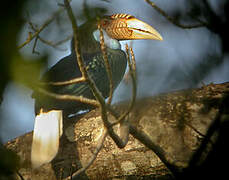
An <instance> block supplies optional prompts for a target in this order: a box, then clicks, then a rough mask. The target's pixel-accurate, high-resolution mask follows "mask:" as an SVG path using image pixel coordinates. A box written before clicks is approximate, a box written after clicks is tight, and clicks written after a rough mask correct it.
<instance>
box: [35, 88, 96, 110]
mask: <svg viewBox="0 0 229 180" xmlns="http://www.w3.org/2000/svg"><path fill="white" fill-rule="evenodd" d="M36 91H38V92H39V93H42V94H45V95H47V96H50V97H52V98H55V99H59V100H72V101H79V102H81V103H85V104H89V105H92V106H95V107H99V103H98V101H96V100H93V99H88V98H85V97H83V96H74V95H68V94H62V95H60V94H56V93H52V92H49V91H46V90H44V89H42V88H36Z"/></svg>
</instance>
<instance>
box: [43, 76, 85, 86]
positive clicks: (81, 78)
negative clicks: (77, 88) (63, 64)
mask: <svg viewBox="0 0 229 180" xmlns="http://www.w3.org/2000/svg"><path fill="white" fill-rule="evenodd" d="M81 82H85V78H84V77H79V78H74V79H71V80H68V81H61V82H39V85H42V86H45V85H53V86H62V85H70V84H77V83H81Z"/></svg>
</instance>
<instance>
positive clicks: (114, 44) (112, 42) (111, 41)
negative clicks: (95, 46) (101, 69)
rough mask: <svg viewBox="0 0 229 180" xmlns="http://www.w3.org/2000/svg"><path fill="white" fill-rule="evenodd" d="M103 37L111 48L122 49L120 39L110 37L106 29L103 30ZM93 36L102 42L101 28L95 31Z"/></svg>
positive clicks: (106, 44)
mask: <svg viewBox="0 0 229 180" xmlns="http://www.w3.org/2000/svg"><path fill="white" fill-rule="evenodd" d="M103 37H104V43H105V46H106V47H108V48H110V49H121V44H120V43H119V41H118V40H116V39H112V38H111V37H109V36H108V35H107V33H106V32H105V31H104V30H103ZM93 38H94V39H95V41H97V42H98V43H100V31H99V29H97V30H95V31H94V32H93Z"/></svg>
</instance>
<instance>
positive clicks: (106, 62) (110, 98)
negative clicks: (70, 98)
mask: <svg viewBox="0 0 229 180" xmlns="http://www.w3.org/2000/svg"><path fill="white" fill-rule="evenodd" d="M98 28H99V31H100V45H101V51H102V54H103V60H104V62H105V66H106V70H107V74H108V79H109V87H110V92H109V98H108V101H107V103H108V104H111V102H112V97H113V91H114V85H113V81H112V73H111V67H110V63H109V61H108V57H107V51H106V46H105V43H104V36H103V31H102V28H101V26H100V24H98Z"/></svg>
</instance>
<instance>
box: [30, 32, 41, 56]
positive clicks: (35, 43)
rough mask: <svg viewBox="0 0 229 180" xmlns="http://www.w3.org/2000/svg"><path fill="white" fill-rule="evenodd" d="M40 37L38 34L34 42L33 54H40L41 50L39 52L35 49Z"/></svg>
mask: <svg viewBox="0 0 229 180" xmlns="http://www.w3.org/2000/svg"><path fill="white" fill-rule="evenodd" d="M38 37H39V36H36V37H35V41H34V44H33V50H32V53H33V54H37V55H39V54H40V53H39V52H37V51H36V50H35V48H36V46H37V40H38Z"/></svg>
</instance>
